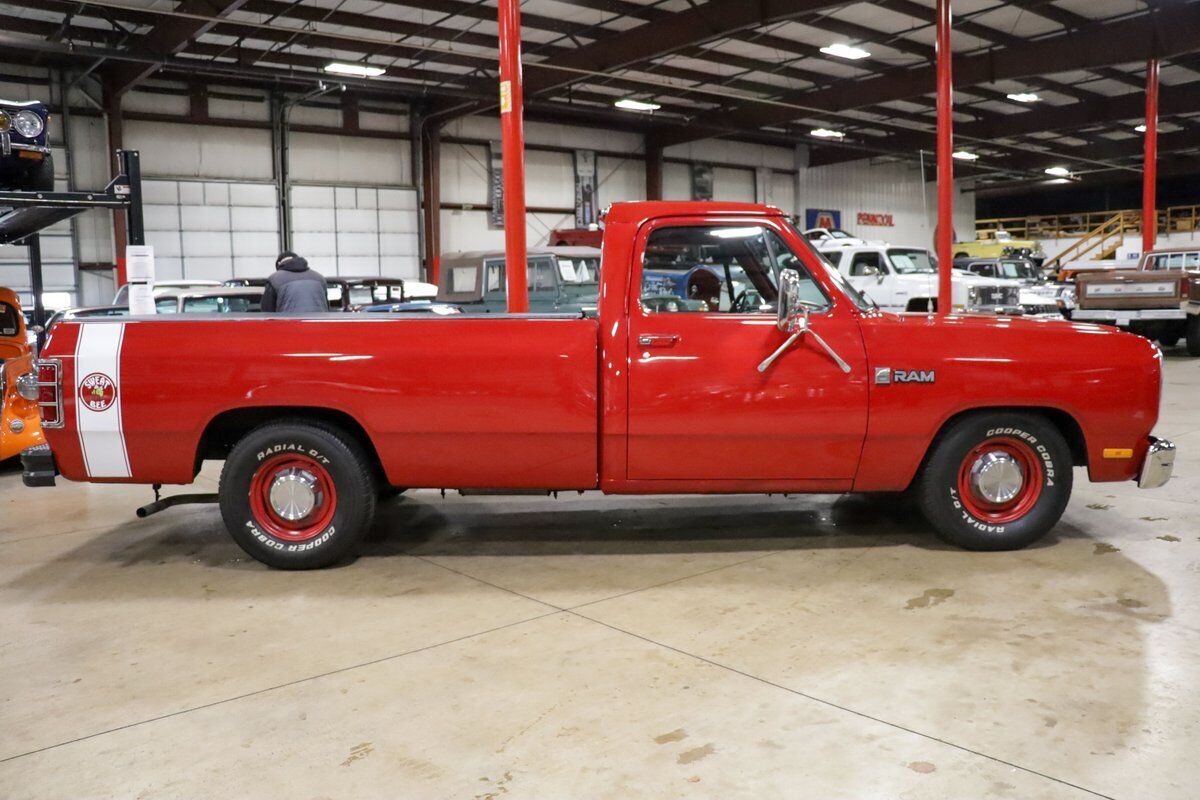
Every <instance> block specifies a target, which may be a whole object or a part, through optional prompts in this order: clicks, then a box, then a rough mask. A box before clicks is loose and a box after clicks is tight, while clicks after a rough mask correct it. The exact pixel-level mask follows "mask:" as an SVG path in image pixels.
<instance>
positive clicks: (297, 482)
mask: <svg viewBox="0 0 1200 800" xmlns="http://www.w3.org/2000/svg"><path fill="white" fill-rule="evenodd" d="M268 494H269V496H270V500H271V507H272V508H273V509H275V513H276V514H278V515H279V516H280V517H281V518H282V519H285V520H287V521H288V522H296V521H297V520H302V519H304V518H305V517H307V516H308V515H309V514H311V513H312V512H313V509H314V508H316V507H317V504H318V503H320V502H321V492H320V491H319V490H318V489H317V477H316V476H315V475H313V474H312V473H311V472H308V471H307V470H303V469H300V468H299V467H288V468H287V469H285V470H282V471H280V473H279V474H278V475H276V476H275V480H273V481H271V489H270V491H269V493H268Z"/></svg>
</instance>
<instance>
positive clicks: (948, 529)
mask: <svg viewBox="0 0 1200 800" xmlns="http://www.w3.org/2000/svg"><path fill="white" fill-rule="evenodd" d="M993 438H1000V439H1004V438H1008V439H1012V440H1016V442H1019V443H1020V446H1022V447H1024V448H1025V450H1026V451H1027V458H1028V459H1030V460H1032V461H1036V463H1038V465H1039V468H1040V471H1041V473H1042V479H1041V490H1040V492H1039V493H1038V495H1037V496H1036V499H1034V500H1033V501H1032V505H1031V506H1029V507H1028V508H1027V509H1023V510H1022V511H1021V512H1020V516H1018V517H1015V518H1013V517H1008V518H1006V519H1003V520H1002V521H997V520H991V519H988V518H986V517H979V516H976V514H983V513H985V512H984V511H982V510H981V508H980V506H979V503H978V501H977V500H976V499H975V498H963V497H960V496H959V491H960V488H959V475H960V469H961V468H962V466H963V464H964V462H965V461H966V458H967V456H968V454H969V453H970V452H971V451H972V450H973V449H974V448H975V447H977V446H978V445H979V444H980V443H982V442H985V441H987V440H989V439H993ZM1014 444H1015V442H1014ZM1072 466H1073V465H1072V461H1071V450H1070V448H1069V447H1068V446H1067V443H1066V440H1065V439H1064V438H1063V436H1062V434H1061V433H1060V432H1059V430H1058V428H1056V427H1055V426H1054V425H1053V424H1052V423H1051V422H1050V421H1049V420H1047V419H1046V418H1044V417H1042V416H1039V415H1038V414H1036V413H1027V412H1017V411H981V412H976V413H974V414H970V415H966V416H963V417H961V418H959V419H957V420H955V421H954V422H953V423H951V424H950V425H948V426H947V427H946V428H945V429H944V430H943V431H942V432H941V433H940V434H939V436H938V439H937V441H936V442H935V444H934V445H933V446H932V447H931V449H930V452H929V455H928V456H927V457H926V460H925V463H924V464H923V467H922V471H921V473H920V474H919V475H918V476H917V479H916V482H915V484H914V486H913V491H914V494H915V498H916V500H917V505H918V507H919V508H920V509H921V511H922V512H923V513H924V515H925V517H926V519H928V520H929V522H930V523H931V524H932V526H933V528H934V530H936V531H937V533H938V535H939V536H941V537H942V538H943V539H945V540H946V541H948V542H950V543H952V544H955V545H958V546H959V547H965V548H967V549H971V550H1012V549H1016V548H1020V547H1025V546H1026V545H1028V544H1030V543H1031V542H1034V541H1036V540H1037V539H1038V538H1040V537H1041V536H1042V535H1044V534H1045V533H1046V531H1048V530H1050V529H1051V528H1052V527H1053V526H1054V524H1055V523H1057V522H1058V520H1059V518H1060V517H1061V515H1062V512H1063V510H1064V509H1065V508H1066V504H1067V500H1068V499H1069V497H1070V492H1071V483H1072V480H1071V479H1072ZM961 491H966V489H965V488H963V489H961Z"/></svg>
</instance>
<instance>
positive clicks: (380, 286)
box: [330, 283, 404, 306]
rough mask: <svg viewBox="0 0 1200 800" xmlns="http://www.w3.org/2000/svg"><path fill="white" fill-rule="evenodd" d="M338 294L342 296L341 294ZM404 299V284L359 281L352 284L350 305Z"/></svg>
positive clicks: (365, 304) (364, 304) (366, 304)
mask: <svg viewBox="0 0 1200 800" xmlns="http://www.w3.org/2000/svg"><path fill="white" fill-rule="evenodd" d="M331 294H332V292H331ZM338 296H339V297H340V294H339V295H338ZM330 299H331V300H332V299H333V298H330ZM403 299H404V286H403V284H399V283H376V284H361V283H359V284H353V285H351V286H350V305H354V306H368V305H372V304H374V303H387V302H389V301H391V302H400V301H402V300H403Z"/></svg>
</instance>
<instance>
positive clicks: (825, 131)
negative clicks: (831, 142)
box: [809, 128, 846, 139]
mask: <svg viewBox="0 0 1200 800" xmlns="http://www.w3.org/2000/svg"><path fill="white" fill-rule="evenodd" d="M809 133H810V134H811V135H813V136H816V137H817V138H818V139H844V138H845V136H846V134H844V133H842V132H841V131H831V130H829V128H813V129H812V130H811V131H809Z"/></svg>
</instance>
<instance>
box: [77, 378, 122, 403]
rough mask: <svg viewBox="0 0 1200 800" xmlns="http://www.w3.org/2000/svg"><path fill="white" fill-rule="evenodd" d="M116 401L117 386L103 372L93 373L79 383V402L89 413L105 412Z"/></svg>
mask: <svg viewBox="0 0 1200 800" xmlns="http://www.w3.org/2000/svg"><path fill="white" fill-rule="evenodd" d="M116 401H117V385H116V384H115V383H113V379H112V378H110V377H108V376H107V375H105V374H104V373H103V372H93V373H91V374H90V375H88V376H87V377H86V378H84V379H83V380H82V381H80V383H79V402H81V403H83V405H84V407H86V408H87V409H88V410H89V411H107V410H108V409H110V408H112V404H113V403H115V402H116Z"/></svg>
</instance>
